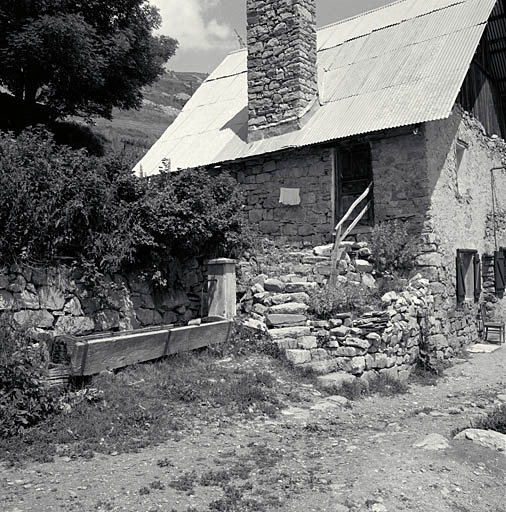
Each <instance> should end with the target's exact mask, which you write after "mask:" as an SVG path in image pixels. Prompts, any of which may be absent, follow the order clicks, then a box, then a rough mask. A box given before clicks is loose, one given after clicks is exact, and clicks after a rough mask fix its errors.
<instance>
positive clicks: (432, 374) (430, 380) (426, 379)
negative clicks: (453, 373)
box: [410, 364, 444, 386]
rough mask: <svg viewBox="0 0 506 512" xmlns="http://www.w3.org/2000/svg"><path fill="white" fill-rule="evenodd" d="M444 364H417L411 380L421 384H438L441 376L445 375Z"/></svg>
mask: <svg viewBox="0 0 506 512" xmlns="http://www.w3.org/2000/svg"><path fill="white" fill-rule="evenodd" d="M443 375H444V373H443V366H442V365H439V366H434V365H431V366H430V367H428V366H426V365H422V364H417V365H416V366H415V368H414V369H413V371H412V372H411V376H410V381H411V382H412V383H413V384H418V385H420V386H437V383H438V381H439V379H440V378H441V377H443Z"/></svg>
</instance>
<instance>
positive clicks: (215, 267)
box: [207, 258, 236, 320]
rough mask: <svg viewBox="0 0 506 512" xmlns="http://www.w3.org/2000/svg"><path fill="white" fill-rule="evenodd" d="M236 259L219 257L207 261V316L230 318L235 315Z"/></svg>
mask: <svg viewBox="0 0 506 512" xmlns="http://www.w3.org/2000/svg"><path fill="white" fill-rule="evenodd" d="M235 264H236V260H230V259H227V258H221V259H217V260H210V261H208V263H207V280H208V290H209V296H208V306H209V313H208V314H209V316H220V317H222V318H227V319H229V320H232V319H234V318H235V316H236V278H235Z"/></svg>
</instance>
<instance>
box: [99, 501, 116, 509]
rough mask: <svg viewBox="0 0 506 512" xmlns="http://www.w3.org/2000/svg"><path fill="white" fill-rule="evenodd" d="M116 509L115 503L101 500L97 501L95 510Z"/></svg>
mask: <svg viewBox="0 0 506 512" xmlns="http://www.w3.org/2000/svg"><path fill="white" fill-rule="evenodd" d="M113 509H114V504H113V503H112V502H111V501H108V500H99V501H97V503H95V510H103V511H109V510H113Z"/></svg>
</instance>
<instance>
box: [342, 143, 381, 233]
mask: <svg viewBox="0 0 506 512" xmlns="http://www.w3.org/2000/svg"><path fill="white" fill-rule="evenodd" d="M335 172H336V202H335V216H336V223H337V222H339V221H340V220H341V219H342V218H343V217H344V216H345V215H346V213H347V212H348V210H349V208H350V206H351V205H352V204H353V203H354V202H355V201H356V200H357V199H358V198H359V197H360V196H361V195H362V194H363V193H364V191H365V190H366V189H367V187H368V186H369V185H370V184H371V182H372V181H373V175H372V164H371V148H370V145H369V144H367V143H366V144H357V145H354V146H349V147H344V148H338V149H337V150H336V170H335ZM368 201H370V207H369V210H368V211H367V213H366V214H365V216H364V217H363V218H362V220H361V221H360V222H359V224H358V226H357V228H359V231H360V230H361V229H360V228H367V227H369V228H370V227H372V226H373V225H374V202H373V191H372V190H371V193H370V194H369V196H368V197H367V198H365V199H364V200H363V201H362V202H361V203H360V205H359V206H357V208H356V209H355V211H354V212H353V214H352V215H351V217H350V218H349V219H348V220H347V221H346V223H345V227H347V226H349V225H350V224H351V223H352V222H353V220H355V219H356V218H357V216H358V215H359V214H360V212H361V211H362V210H363V208H364V207H365V206H366V204H367V202H368ZM362 230H363V229H362Z"/></svg>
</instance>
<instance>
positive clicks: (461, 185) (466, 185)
mask: <svg viewBox="0 0 506 512" xmlns="http://www.w3.org/2000/svg"><path fill="white" fill-rule="evenodd" d="M468 148H469V145H468V144H467V142H464V141H463V140H460V139H458V140H457V144H456V146H455V161H456V166H455V170H456V175H457V190H458V193H459V194H460V195H464V194H466V195H469V193H470V188H471V183H470V181H469V177H468V172H467V166H466V153H467V149H468Z"/></svg>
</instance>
